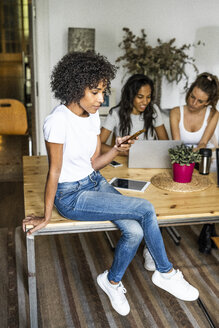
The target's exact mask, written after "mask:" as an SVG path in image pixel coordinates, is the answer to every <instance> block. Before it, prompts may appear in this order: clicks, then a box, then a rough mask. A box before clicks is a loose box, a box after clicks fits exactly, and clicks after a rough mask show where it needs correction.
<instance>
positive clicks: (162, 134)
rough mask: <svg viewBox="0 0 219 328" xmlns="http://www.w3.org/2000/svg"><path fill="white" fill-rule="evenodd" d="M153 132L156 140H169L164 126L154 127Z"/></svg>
mask: <svg viewBox="0 0 219 328" xmlns="http://www.w3.org/2000/svg"><path fill="white" fill-rule="evenodd" d="M155 131H156V134H157V138H158V139H159V140H168V139H169V137H168V134H167V130H166V128H165V126H164V124H162V125H160V126H157V127H155Z"/></svg>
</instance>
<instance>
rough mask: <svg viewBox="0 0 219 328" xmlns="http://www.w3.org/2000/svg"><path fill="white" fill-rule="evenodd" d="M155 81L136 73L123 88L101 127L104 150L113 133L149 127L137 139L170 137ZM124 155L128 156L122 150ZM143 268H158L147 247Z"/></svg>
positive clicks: (107, 148)
mask: <svg viewBox="0 0 219 328" xmlns="http://www.w3.org/2000/svg"><path fill="white" fill-rule="evenodd" d="M153 100H154V83H153V81H152V80H151V79H150V78H149V77H147V76H146V75H143V74H134V75H132V76H131V77H129V79H128V80H127V82H126V83H125V85H124V86H123V88H122V93H121V100H120V102H119V104H118V105H117V106H115V107H113V108H111V109H110V111H109V114H108V116H107V118H106V120H105V122H104V123H103V127H102V129H101V134H100V140H101V151H102V152H103V153H104V152H106V151H108V150H109V149H111V148H112V147H113V146H109V145H107V144H106V142H107V140H108V138H109V136H110V135H111V133H113V135H114V136H115V137H118V136H125V135H129V134H130V135H132V134H134V133H135V132H136V131H139V130H142V129H146V131H145V133H144V134H141V135H140V136H139V137H138V139H140V140H143V139H160V140H166V139H168V134H167V131H166V128H165V126H164V124H163V119H162V115H161V113H160V110H159V108H158V106H156V105H155V104H154V103H153ZM122 155H126V156H127V155H128V151H127V152H123V153H122ZM143 257H144V260H145V262H144V267H145V269H146V270H149V271H155V270H156V267H155V263H154V260H153V258H152V256H151V254H150V252H149V250H148V248H147V247H146V246H145V247H144V250H143Z"/></svg>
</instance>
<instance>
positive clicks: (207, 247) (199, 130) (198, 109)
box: [170, 73, 219, 253]
mask: <svg viewBox="0 0 219 328" xmlns="http://www.w3.org/2000/svg"><path fill="white" fill-rule="evenodd" d="M218 99H219V82H218V78H217V77H216V76H215V75H212V74H210V73H202V74H200V75H199V76H198V77H197V79H196V80H195V81H194V82H193V83H192V85H191V86H190V88H189V90H188V92H187V94H186V105H184V106H180V107H175V108H173V109H172V110H171V112H170V127H171V133H172V138H173V139H174V140H182V141H183V143H185V144H188V145H193V146H194V147H195V148H196V149H200V148H206V147H207V148H213V147H218V141H217V139H216V136H215V135H214V132H215V128H216V126H217V123H218V117H219V112H218V111H217V109H216V105H217V102H218ZM215 164H216V160H214V161H213V162H212V167H213V166H214V165H215ZM215 235H216V232H215V225H214V224H205V225H204V227H203V229H202V232H201V235H200V237H199V250H200V251H201V252H204V253H210V251H211V245H212V242H211V236H215Z"/></svg>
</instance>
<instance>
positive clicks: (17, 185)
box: [0, 136, 28, 228]
mask: <svg viewBox="0 0 219 328" xmlns="http://www.w3.org/2000/svg"><path fill="white" fill-rule="evenodd" d="M23 155H28V141H27V138H26V137H25V136H0V213H1V216H0V228H4V227H8V228H12V227H17V226H19V225H21V221H22V219H23V217H24V201H23V176H22V156H23Z"/></svg>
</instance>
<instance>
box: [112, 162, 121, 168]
mask: <svg viewBox="0 0 219 328" xmlns="http://www.w3.org/2000/svg"><path fill="white" fill-rule="evenodd" d="M110 165H111V166H113V167H118V166H122V165H123V164H121V163H119V162H116V161H112V162H110Z"/></svg>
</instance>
